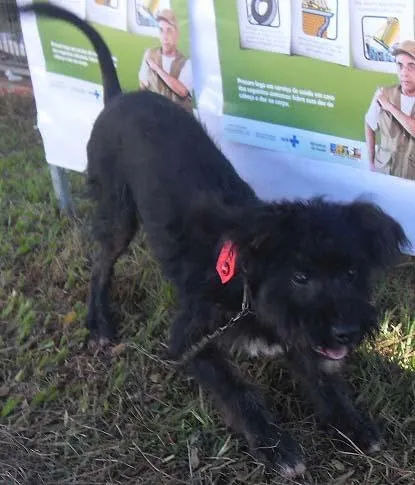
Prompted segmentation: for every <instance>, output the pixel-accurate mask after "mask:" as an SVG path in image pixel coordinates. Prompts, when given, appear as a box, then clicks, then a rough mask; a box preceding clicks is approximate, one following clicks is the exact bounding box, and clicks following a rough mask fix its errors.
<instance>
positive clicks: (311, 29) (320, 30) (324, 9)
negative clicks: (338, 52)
mask: <svg viewBox="0 0 415 485" xmlns="http://www.w3.org/2000/svg"><path fill="white" fill-rule="evenodd" d="M302 16H303V32H304V33H305V34H306V35H311V36H314V37H321V38H324V39H329V40H336V38H337V17H338V6H337V0H307V1H303V4H302Z"/></svg>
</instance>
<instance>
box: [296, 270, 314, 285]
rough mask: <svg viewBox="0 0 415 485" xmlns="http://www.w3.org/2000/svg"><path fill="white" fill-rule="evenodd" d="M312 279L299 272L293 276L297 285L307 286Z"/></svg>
mask: <svg viewBox="0 0 415 485" xmlns="http://www.w3.org/2000/svg"><path fill="white" fill-rule="evenodd" d="M309 280H310V278H309V276H308V274H306V273H303V272H301V271H298V272H297V273H294V274H293V277H292V281H293V283H295V284H296V285H306V284H307V283H308V282H309Z"/></svg>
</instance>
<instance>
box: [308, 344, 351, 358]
mask: <svg viewBox="0 0 415 485" xmlns="http://www.w3.org/2000/svg"><path fill="white" fill-rule="evenodd" d="M313 350H314V351H315V352H317V353H318V354H320V355H322V356H324V357H326V358H327V359H331V360H341V359H344V358H345V357H346V355H347V354H348V353H349V349H348V348H347V347H346V346H342V347H340V348H338V349H328V348H324V347H313Z"/></svg>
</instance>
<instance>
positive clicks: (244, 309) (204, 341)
mask: <svg viewBox="0 0 415 485" xmlns="http://www.w3.org/2000/svg"><path fill="white" fill-rule="evenodd" d="M250 300H251V298H250V291H249V287H248V283H247V281H246V280H245V281H244V293H243V298H242V306H241V309H240V311H239V312H238V313H237V314H236V315H235V316H234V317H232V318H231V319H230V320H229V321H228V322H227V323H226V324H225V325H222V326H221V327H218V328H217V329H216V330H215V331H214V332H212V333H210V334H208V335H205V336H204V337H202V338H201V339H200V340H199V341H198V342H196V343H195V344H193V345H191V346H190V347H189V349H188V350H186V352H184V354H183V355H182V356H181V358H180V359H179V360H177V361H175V360H174V361H168V362H169V363H170V364H173V365H175V366H177V367H182V366H184V365H186V363H188V362H189V360H190V359H192V358H193V357H194V356H195V355H196V354H197V353H199V352H200V351H201V350H202V349H203V348H205V347H206V346H207V345H208V344H209V343H210V342H212V341H213V340H215V339H217V338H218V337H219V336H221V335H223V334H224V333H225V332H226V331H227V330H229V329H230V328H232V327H233V326H234V325H235V324H236V323H237V322H238V321H239V320H241V319H242V318H244V317H246V316H247V315H248V314H250V313H251V314H252V313H253V311H252V310H251V309H250Z"/></svg>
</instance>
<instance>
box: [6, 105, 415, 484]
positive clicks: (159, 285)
mask: <svg viewBox="0 0 415 485" xmlns="http://www.w3.org/2000/svg"><path fill="white" fill-rule="evenodd" d="M34 124H35V111H34V103H33V100H32V99H31V98H17V97H11V96H9V97H6V98H0V222H1V230H0V329H1V331H0V484H7V485H9V484H10V485H11V484H31V485H41V484H77V485H82V484H85V485H86V484H88V485H90V484H97V485H98V484H102V485H104V484H105V485H108V484H123V485H128V484H149V485H150V484H154V485H155V484H169V485H170V484H176V483H177V484H180V483H188V484H217V485H219V484H235V485H236V484H247V485H252V484H262V483H274V484H284V483H292V482H286V481H284V480H282V479H281V478H279V477H278V476H276V477H274V478H273V479H270V478H267V477H266V476H265V475H264V474H263V470H262V467H261V466H260V465H257V464H255V463H253V462H252V461H251V460H250V459H249V457H248V456H247V450H246V448H245V446H244V442H243V441H241V440H239V439H238V437H237V436H235V435H233V434H232V433H230V432H229V430H228V429H227V428H226V427H225V425H224V424H223V423H222V420H221V418H220V416H219V415H218V413H217V412H216V410H215V408H214V407H213V406H212V404H211V402H210V401H209V399H208V396H206V395H205V394H204V393H203V392H201V391H200V390H199V388H198V387H197V386H196V385H195V383H194V382H192V381H191V380H188V379H185V378H183V377H182V376H181V375H180V374H177V373H175V371H174V369H172V368H171V367H169V366H168V365H167V364H166V363H165V362H163V357H164V356H165V353H166V343H167V338H168V324H169V316H170V314H171V311H172V310H173V308H174V295H173V293H172V291H171V288H170V287H169V285H167V284H166V283H165V282H164V281H163V279H162V278H161V276H160V274H159V272H158V270H157V265H156V264H155V263H154V261H153V260H152V258H151V254H149V253H148V252H147V250H146V249H145V245H144V240H143V237H142V236H140V237H138V238H137V240H136V241H135V242H134V243H133V244H132V245H131V247H130V250H129V251H128V253H127V254H126V255H125V256H123V257H122V259H121V260H120V261H119V264H118V265H117V267H116V273H115V281H116V284H115V287H114V298H115V303H116V308H117V309H118V310H117V312H118V318H119V319H120V322H121V325H120V343H119V344H118V345H116V346H115V347H113V348H112V349H111V350H109V351H107V352H98V353H93V352H92V351H90V350H88V349H85V348H84V347H83V340H84V337H85V329H84V326H83V321H84V318H85V313H86V303H85V302H86V297H87V285H88V278H89V269H90V257H91V249H90V245H89V243H88V227H89V226H88V214H89V210H88V209H89V202H88V201H87V200H86V198H85V197H84V193H83V190H84V188H83V182H84V180H83V176H82V175H81V174H71V184H72V193H73V196H74V200H75V202H76V209H77V217H76V218H75V219H74V220H70V219H68V218H67V217H65V216H64V215H61V214H60V212H59V210H58V209H57V205H56V201H55V198H54V194H53V191H52V187H51V183H50V177H49V172H48V167H47V165H46V163H45V160H44V153H43V148H42V144H41V140H40V136H39V134H38V132H37V131H36V130H35V129H34ZM414 283H415V267H414V265H413V262H412V260H411V259H408V261H407V263H406V264H405V265H402V266H401V267H398V268H394V269H393V270H392V271H390V273H389V274H388V275H387V276H386V278H385V279H383V280H381V281H380V283H379V285H378V289H377V292H376V299H377V302H378V304H379V305H380V308H381V310H382V315H383V317H382V332H381V335H380V336H379V338H378V339H377V342H376V345H375V346H374V348H373V347H366V348H363V349H362V350H361V352H360V354H359V358H356V359H354V360H353V361H352V362H351V366H350V370H349V373H350V378H351V379H352V382H353V384H354V386H355V389H356V398H357V399H358V401H359V402H361V403H362V404H365V405H368V406H369V409H370V412H371V413H372V414H373V415H375V416H376V417H377V418H378V419H380V421H381V424H382V426H383V428H384V433H385V435H384V436H385V440H386V442H387V444H386V447H385V451H383V452H381V453H380V454H378V455H377V456H374V457H368V456H365V455H364V454H363V453H361V452H360V451H359V450H358V449H355V448H353V447H352V446H350V447H349V449H348V450H346V451H345V450H344V447H343V448H341V447H340V444H341V442H342V441H343V442H344V441H345V439H344V438H343V437H342V436H341V435H339V434H337V435H336V434H334V435H333V437H331V438H330V439H329V438H327V436H325V435H324V434H322V433H321V432H320V431H319V430H318V428H317V427H316V425H315V421H314V417H313V414H312V412H311V410H310V407H309V406H308V403H307V401H306V400H305V399H304V397H303V395H302V394H301V392H300V390H299V389H298V388H297V386H296V384H295V383H293V382H292V381H291V380H290V379H289V378H288V375H287V372H286V369H285V367H284V364H283V363H282V362H275V361H274V362H272V361H271V360H263V361H258V362H241V368H242V370H243V372H244V373H245V374H246V376H247V378H249V379H251V380H252V381H258V382H259V383H260V384H261V385H262V386H263V387H264V389H265V391H266V393H267V396H268V397H269V398H270V400H271V404H272V406H273V407H274V409H275V411H276V412H278V413H280V414H281V420H282V421H283V424H284V426H285V427H286V428H287V429H289V430H290V431H291V432H292V433H293V435H294V436H295V437H296V438H297V439H301V442H302V444H303V446H304V452H305V455H306V459H307V464H308V471H307V475H306V477H305V478H304V480H299V481H298V482H296V483H306V484H310V485H311V484H315V485H322V484H331V485H344V484H346V485H353V484H373V485H375V484H376V485H385V484H391V485H392V484H394V485H395V484H396V485H403V484H408V485H409V484H413V483H415V397H414V396H415V377H414V371H415V343H414V339H415V332H414V331H415V323H414V308H415V294H414V288H415V285H414ZM342 449H343V451H342Z"/></svg>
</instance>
